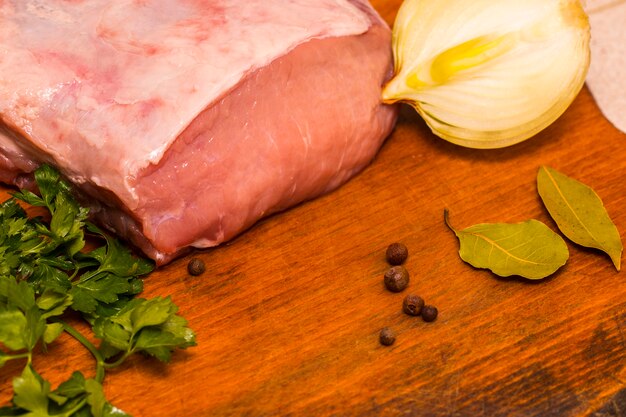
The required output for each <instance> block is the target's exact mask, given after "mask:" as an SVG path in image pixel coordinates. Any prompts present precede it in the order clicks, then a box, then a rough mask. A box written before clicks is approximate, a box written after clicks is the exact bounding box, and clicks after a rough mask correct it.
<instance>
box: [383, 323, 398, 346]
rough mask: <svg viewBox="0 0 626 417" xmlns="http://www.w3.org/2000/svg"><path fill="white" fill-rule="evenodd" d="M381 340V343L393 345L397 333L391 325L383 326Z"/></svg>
mask: <svg viewBox="0 0 626 417" xmlns="http://www.w3.org/2000/svg"><path fill="white" fill-rule="evenodd" d="M379 340H380V344H381V345H384V346H390V345H393V342H395V341H396V334H395V333H394V331H393V330H391V329H390V328H389V327H383V328H382V329H381V330H380V335H379Z"/></svg>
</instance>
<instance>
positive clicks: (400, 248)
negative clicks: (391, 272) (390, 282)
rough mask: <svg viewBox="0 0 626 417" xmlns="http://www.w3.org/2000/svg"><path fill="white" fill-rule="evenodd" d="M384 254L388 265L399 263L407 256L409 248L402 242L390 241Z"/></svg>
mask: <svg viewBox="0 0 626 417" xmlns="http://www.w3.org/2000/svg"><path fill="white" fill-rule="evenodd" d="M385 255H386V257H387V262H389V264H390V265H400V264H402V263H404V261H406V258H407V257H408V256H409V250H408V249H407V247H406V246H405V245H403V244H402V243H392V244H391V245H389V247H387V252H386V253H385Z"/></svg>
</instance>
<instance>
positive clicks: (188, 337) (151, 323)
mask: <svg viewBox="0 0 626 417" xmlns="http://www.w3.org/2000/svg"><path fill="white" fill-rule="evenodd" d="M177 311H178V307H176V305H175V304H174V303H173V302H172V300H171V299H170V297H166V298H161V297H156V298H153V299H150V300H146V299H144V298H135V299H133V300H132V301H130V302H129V303H128V304H126V306H125V307H124V308H122V309H121V310H120V311H119V312H118V313H116V314H115V315H113V316H111V317H100V318H98V319H97V320H96V321H95V324H94V332H95V334H96V337H98V338H100V339H102V346H103V351H104V352H106V356H107V357H112V356H114V355H116V354H118V353H122V360H123V359H125V358H126V356H128V355H130V354H131V353H134V352H144V353H147V354H149V355H152V356H154V357H156V358H157V359H159V360H160V361H163V362H168V361H169V360H170V358H171V352H172V351H173V350H174V349H176V348H187V347H190V346H195V335H194V333H193V331H192V330H191V329H189V328H188V327H187V321H186V320H185V319H184V318H182V317H180V316H179V315H177V314H176V312H177ZM120 363H121V362H120Z"/></svg>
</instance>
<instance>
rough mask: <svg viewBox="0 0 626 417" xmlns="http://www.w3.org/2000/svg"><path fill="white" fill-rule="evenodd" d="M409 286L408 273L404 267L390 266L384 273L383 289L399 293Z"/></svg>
mask: <svg viewBox="0 0 626 417" xmlns="http://www.w3.org/2000/svg"><path fill="white" fill-rule="evenodd" d="M407 285H409V271H407V270H406V268H405V267H403V266H400V265H397V266H392V267H391V268H389V269H388V270H387V272H385V287H387V289H388V290H389V291H392V292H400V291H402V290H404V289H405V288H406V287H407Z"/></svg>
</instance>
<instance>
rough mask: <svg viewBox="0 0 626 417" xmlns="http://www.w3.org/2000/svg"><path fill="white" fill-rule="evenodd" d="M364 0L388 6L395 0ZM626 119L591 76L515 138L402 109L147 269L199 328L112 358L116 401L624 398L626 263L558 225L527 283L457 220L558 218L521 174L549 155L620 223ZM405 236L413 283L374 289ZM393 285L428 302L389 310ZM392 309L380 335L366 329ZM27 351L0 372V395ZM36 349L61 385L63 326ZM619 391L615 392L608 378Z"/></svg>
mask: <svg viewBox="0 0 626 417" xmlns="http://www.w3.org/2000/svg"><path fill="white" fill-rule="evenodd" d="M373 4H374V5H375V7H377V9H378V10H379V11H380V12H381V14H382V15H383V16H384V17H385V18H386V19H387V21H388V22H389V23H391V22H392V19H393V18H394V16H395V13H396V11H397V7H398V6H399V4H400V0H377V1H373ZM624 145H626V135H624V134H622V133H620V132H618V131H617V130H616V129H614V128H613V127H612V126H611V125H610V124H609V123H608V122H607V121H606V120H605V119H604V118H603V117H602V115H601V113H600V112H599V110H598V108H597V107H596V105H595V103H594V101H593V99H592V98H591V96H590V94H589V92H588V90H587V89H584V90H583V91H582V92H581V94H580V95H579V97H578V98H577V99H576V101H575V102H574V103H573V105H572V106H571V107H570V108H569V109H568V111H567V112H566V113H565V114H564V115H563V116H562V117H561V118H560V119H559V120H558V121H557V122H556V123H554V124H553V125H552V126H550V127H549V128H548V129H546V130H545V131H543V132H542V133H540V134H539V135H537V136H536V137H534V138H532V139H530V140H528V141H526V142H523V143H521V144H518V145H515V146H512V147H509V148H505V149H499V150H489V151H484V150H471V149H465V148H461V147H457V146H455V145H452V144H449V143H447V142H445V141H443V140H441V139H438V138H436V137H435V136H434V135H432V134H431V133H430V131H429V130H428V128H427V127H426V126H425V124H424V123H423V122H422V121H421V120H420V119H419V117H418V116H417V115H416V114H415V113H414V112H413V111H412V110H411V109H409V108H403V110H402V116H401V118H400V120H399V122H398V125H397V127H396V129H395V131H394V132H393V134H392V135H391V136H390V137H389V139H388V140H387V141H386V143H385V145H384V146H383V148H382V150H381V152H380V153H379V155H378V156H377V158H376V160H375V161H374V162H373V163H372V164H371V165H370V166H369V167H368V168H366V169H365V170H364V171H363V172H362V173H361V174H360V175H358V176H357V177H356V178H354V180H352V181H351V182H349V183H348V184H347V185H345V186H344V187H342V188H340V189H339V190H337V191H335V192H333V193H331V194H330V195H327V196H324V197H322V198H319V199H317V200H314V201H312V202H308V203H305V204H302V205H300V206H298V207H296V208H294V209H292V210H289V211H287V212H284V213H280V214H278V215H275V216H272V217H270V218H268V219H266V220H264V221H262V222H260V223H258V224H257V225H256V226H255V227H253V228H252V229H251V230H249V231H248V232H246V233H245V234H243V235H241V236H240V237H238V238H237V239H235V240H234V241H232V242H230V243H228V244H226V245H224V246H221V247H219V248H216V249H213V250H209V251H204V252H199V253H196V254H195V256H199V257H201V258H202V259H203V260H204V261H205V262H206V265H207V271H206V272H205V273H204V274H203V275H202V276H199V277H192V276H189V275H188V274H187V272H186V264H187V262H188V261H189V259H190V257H187V258H183V259H180V260H178V261H176V262H174V263H172V264H170V265H168V266H166V267H164V268H162V269H160V270H158V271H156V272H154V273H153V274H152V275H151V276H150V277H149V278H148V279H147V280H146V283H145V288H146V289H145V294H146V295H147V296H154V295H168V294H171V295H172V297H173V299H174V301H175V302H176V303H177V304H179V306H180V307H181V314H182V315H183V316H185V317H186V318H188V319H189V321H190V323H191V326H192V327H193V328H194V330H195V331H196V332H197V338H198V346H197V347H195V348H191V349H189V350H188V351H181V352H177V353H176V354H175V355H174V357H173V361H172V363H171V364H170V365H169V366H162V365H160V364H158V363H155V362H154V361H152V360H150V359H147V358H142V357H138V358H134V359H133V360H130V361H129V362H127V363H126V364H125V365H124V366H122V368H120V369H118V370H115V371H113V372H111V373H110V374H108V376H107V379H106V381H105V390H106V392H107V393H108V395H109V397H110V399H111V401H112V402H113V404H115V405H117V406H118V407H120V408H122V409H124V410H125V411H127V412H129V413H131V414H133V415H134V416H135V417H159V416H255V417H261V416H424V417H444V416H450V417H452V416H454V417H482V416H485V417H496V416H516V417H517V416H520V417H521V416H524V417H526V416H538V417H539V416H541V417H545V416H558V417H568V416H590V415H593V416H596V417H599V416H604V415H607V416H608V415H610V416H613V415H615V416H621V415H624V413H625V412H626V409H625V410H622V411H619V409H618V411H617V412H615V411H614V410H615V407H618V408H619V407H622V408H625V407H623V404H624V401H623V398H622V397H623V394H620V390H622V389H623V388H625V386H624V385H625V383H624V381H626V369H624V365H625V358H626V351H625V346H626V341H625V335H626V301H625V300H626V297H625V295H626V283H625V282H626V279H625V275H624V273H623V272H622V273H621V274H620V273H617V272H616V271H615V269H614V268H613V266H612V264H611V262H610V260H609V259H608V257H607V256H605V255H604V254H602V253H600V252H598V251H594V250H589V249H585V248H582V247H579V246H576V245H574V244H571V243H569V242H568V246H569V249H570V259H569V261H568V263H567V264H566V265H565V266H564V267H563V268H562V269H561V270H559V272H557V274H555V275H554V276H553V277H551V278H549V279H546V280H543V281H540V282H530V281H526V280H522V279H502V278H498V277H496V276H494V275H493V274H491V273H489V272H487V271H482V270H475V269H473V268H471V267H470V266H469V265H467V264H465V263H463V262H462V261H461V260H460V258H459V256H458V253H457V251H458V241H457V239H456V238H455V236H454V235H453V234H452V233H451V232H450V231H449V230H448V229H447V228H446V226H445V225H444V222H443V217H442V215H443V209H444V208H446V207H447V208H448V209H449V210H450V213H451V219H452V221H453V222H454V224H455V226H457V227H459V228H464V227H467V226H469V225H472V224H475V223H479V222H517V221H523V220H527V219H529V218H535V219H538V220H541V221H543V222H545V223H546V224H547V225H548V226H550V227H551V228H552V229H553V230H557V229H556V226H555V224H554V223H553V222H552V221H551V220H550V218H549V216H548V214H547V211H546V210H545V208H544V207H543V206H542V203H541V201H540V199H539V196H538V194H537V191H536V185H535V178H536V174H537V170H538V168H539V166H540V165H543V164H545V165H549V166H552V167H554V168H556V169H558V170H559V171H561V172H563V173H565V174H567V175H569V176H572V177H574V178H576V179H578V180H580V181H582V182H584V183H586V184H588V185H590V186H591V187H593V188H594V189H595V190H596V192H597V193H598V194H599V195H600V196H601V197H602V199H603V200H604V202H605V206H606V208H607V210H608V212H609V213H610V215H611V217H612V218H613V220H614V222H615V224H616V225H617V228H618V229H619V230H620V232H621V237H622V239H624V236H625V232H626V209H625V208H626V197H625V194H626V193H625V191H626V148H625V147H624ZM395 241H401V242H404V243H405V244H406V245H407V246H408V248H409V251H410V256H409V259H408V260H407V263H406V266H407V268H408V269H409V271H410V273H411V283H410V285H409V289H408V290H407V291H405V292H404V293H399V294H395V293H390V292H388V291H386V290H385V289H384V285H383V280H382V277H383V273H384V271H385V270H386V268H387V264H386V262H385V258H384V252H385V249H386V247H387V245H388V244H390V243H392V242H395ZM408 292H415V293H418V294H420V295H421V296H422V297H424V298H425V299H426V301H427V303H431V304H434V305H436V306H437V307H438V308H439V318H438V319H437V321H435V322H433V323H425V322H423V321H422V320H421V319H420V318H416V317H409V316H406V315H404V314H403V313H402V310H401V308H402V299H403V297H404V296H405V295H406V294H407V293H408ZM383 326H391V327H392V328H393V329H395V330H396V332H397V340H396V343H395V344H394V345H393V346H391V347H383V346H381V345H380V344H379V343H378V332H379V330H380V329H381V328H382V327H383ZM21 366H23V364H10V365H9V366H6V367H5V368H3V369H2V374H1V375H0V403H1V404H5V403H6V402H7V401H8V400H9V397H10V389H9V386H10V381H11V379H12V378H13V377H14V376H15V375H16V374H17V373H19V370H20V367H21ZM35 366H36V367H37V369H38V370H40V372H41V373H42V374H43V375H44V377H47V378H50V379H51V380H52V382H53V384H57V383H58V382H60V381H62V380H63V379H65V378H67V377H68V376H69V374H70V373H71V371H72V370H74V369H76V368H78V369H81V370H83V371H84V372H85V373H86V374H87V375H93V373H94V371H93V363H92V359H91V358H90V357H89V355H88V354H87V352H85V351H83V350H82V349H81V348H80V347H79V346H78V345H77V343H75V342H74V341H73V340H72V339H71V338H69V337H66V336H62V338H61V340H60V342H59V343H58V344H55V345H53V346H52V347H51V349H50V350H49V352H48V353H47V354H42V355H40V356H39V359H38V360H37V361H36V362H35ZM621 392H623V391H621Z"/></svg>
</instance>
